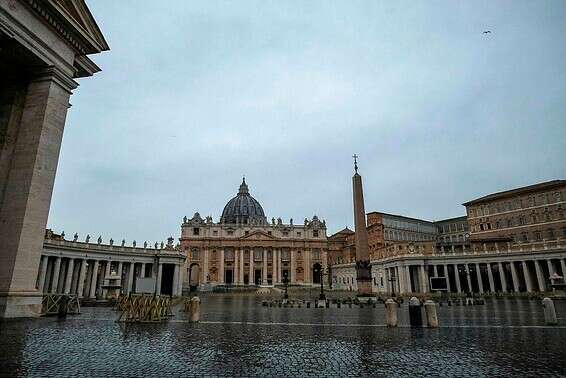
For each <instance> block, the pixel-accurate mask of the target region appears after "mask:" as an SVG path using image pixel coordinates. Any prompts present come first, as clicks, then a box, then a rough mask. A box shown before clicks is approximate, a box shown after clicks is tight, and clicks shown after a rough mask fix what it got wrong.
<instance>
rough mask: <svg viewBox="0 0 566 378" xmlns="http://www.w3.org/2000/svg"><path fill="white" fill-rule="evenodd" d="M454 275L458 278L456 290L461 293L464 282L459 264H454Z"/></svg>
mask: <svg viewBox="0 0 566 378" xmlns="http://www.w3.org/2000/svg"><path fill="white" fill-rule="evenodd" d="M454 276H455V278H456V290H457V292H458V293H461V292H462V284H461V283H460V272H459V271H458V264H454Z"/></svg>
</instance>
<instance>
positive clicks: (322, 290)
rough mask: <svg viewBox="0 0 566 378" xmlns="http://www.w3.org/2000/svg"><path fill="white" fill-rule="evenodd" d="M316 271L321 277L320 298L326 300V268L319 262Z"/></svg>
mask: <svg viewBox="0 0 566 378" xmlns="http://www.w3.org/2000/svg"><path fill="white" fill-rule="evenodd" d="M315 271H316V272H318V275H319V277H320V295H319V296H318V299H320V300H321V301H324V300H326V295H324V276H325V275H326V274H325V272H324V268H323V267H322V266H321V265H319V264H317V265H316V266H315Z"/></svg>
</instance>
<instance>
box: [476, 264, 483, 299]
mask: <svg viewBox="0 0 566 378" xmlns="http://www.w3.org/2000/svg"><path fill="white" fill-rule="evenodd" d="M476 277H477V279H478V288H479V291H480V294H483V282H482V278H481V269H480V264H479V263H476Z"/></svg>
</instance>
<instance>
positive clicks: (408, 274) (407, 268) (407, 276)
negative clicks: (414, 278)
mask: <svg viewBox="0 0 566 378" xmlns="http://www.w3.org/2000/svg"><path fill="white" fill-rule="evenodd" d="M403 270H404V272H405V283H406V285H407V293H411V292H412V291H413V288H412V285H411V266H410V265H407V266H405V269H403Z"/></svg>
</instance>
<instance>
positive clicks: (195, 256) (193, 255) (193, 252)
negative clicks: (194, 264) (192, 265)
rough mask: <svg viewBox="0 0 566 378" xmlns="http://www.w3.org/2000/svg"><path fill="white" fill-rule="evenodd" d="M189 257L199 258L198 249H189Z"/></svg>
mask: <svg viewBox="0 0 566 378" xmlns="http://www.w3.org/2000/svg"><path fill="white" fill-rule="evenodd" d="M191 259H193V260H198V259H199V251H198V249H193V250H192V251H191Z"/></svg>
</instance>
